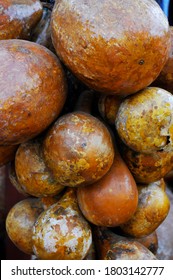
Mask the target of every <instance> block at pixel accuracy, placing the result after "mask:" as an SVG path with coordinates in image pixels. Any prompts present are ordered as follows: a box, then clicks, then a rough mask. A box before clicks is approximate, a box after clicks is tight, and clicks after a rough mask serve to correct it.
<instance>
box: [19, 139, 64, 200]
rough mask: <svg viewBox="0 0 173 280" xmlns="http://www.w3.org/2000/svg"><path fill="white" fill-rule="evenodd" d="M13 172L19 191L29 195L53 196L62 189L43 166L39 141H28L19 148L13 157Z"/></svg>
mask: <svg viewBox="0 0 173 280" xmlns="http://www.w3.org/2000/svg"><path fill="white" fill-rule="evenodd" d="M15 171H16V176H17V181H18V182H19V184H20V185H21V189H23V190H24V191H25V192H26V193H28V194H30V195H33V196H36V197H43V196H54V195H57V194H59V193H60V192H61V191H62V190H63V189H64V186H62V185H60V184H59V183H58V182H57V181H56V180H55V179H54V177H53V175H52V174H51V172H50V171H49V169H48V168H47V166H46V165H45V162H44V160H43V157H42V150H41V143H40V142H39V141H28V142H25V143H23V144H21V145H20V146H19V148H18V150H17V153H16V156H15Z"/></svg>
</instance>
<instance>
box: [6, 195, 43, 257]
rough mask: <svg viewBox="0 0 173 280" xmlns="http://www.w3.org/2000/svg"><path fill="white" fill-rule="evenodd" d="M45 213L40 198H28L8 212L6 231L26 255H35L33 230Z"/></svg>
mask: <svg viewBox="0 0 173 280" xmlns="http://www.w3.org/2000/svg"><path fill="white" fill-rule="evenodd" d="M42 211H43V206H42V203H41V201H40V199H38V198H33V197H30V198H26V199H24V200H21V201H19V202H18V203H16V204H15V205H14V206H13V207H12V208H11V209H10V211H9V212H8V215H7V218H6V231H7V234H8V236H9V238H10V239H11V241H12V242H13V243H14V244H15V245H16V247H17V248H18V249H20V250H21V251H23V252H24V253H26V254H33V250H32V228H33V225H34V223H35V221H36V219H37V218H38V216H39V215H40V213H41V212H42Z"/></svg>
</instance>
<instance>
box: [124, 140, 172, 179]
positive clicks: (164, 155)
mask: <svg viewBox="0 0 173 280" xmlns="http://www.w3.org/2000/svg"><path fill="white" fill-rule="evenodd" d="M119 149H120V151H121V154H122V157H123V158H124V161H125V162H126V164H127V166H128V168H129V169H130V171H131V173H132V175H133V176H134V179H135V181H136V182H138V183H144V184H145V183H151V182H154V181H157V180H160V179H161V178H163V177H164V176H165V175H166V174H167V173H168V172H170V171H171V170H172V169H173V151H172V150H170V151H155V152H153V153H150V154H146V153H140V152H136V151H134V150H132V149H130V148H129V147H128V146H126V145H124V144H123V143H121V145H120V147H119Z"/></svg>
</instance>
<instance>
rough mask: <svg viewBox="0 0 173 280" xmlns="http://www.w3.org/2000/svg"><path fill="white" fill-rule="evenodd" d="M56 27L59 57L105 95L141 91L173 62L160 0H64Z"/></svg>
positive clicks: (55, 16) (54, 36)
mask: <svg viewBox="0 0 173 280" xmlns="http://www.w3.org/2000/svg"><path fill="white" fill-rule="evenodd" d="M51 26H52V39H53V44H54V47H55V49H56V51H57V53H58V55H59V57H60V58H61V59H62V60H63V61H64V63H65V64H66V65H67V67H69V68H70V69H71V70H72V72H73V73H74V74H75V75H76V76H77V77H78V78H79V79H81V80H82V81H83V82H84V83H85V84H87V85H88V86H89V87H91V88H93V89H95V90H97V91H100V92H104V93H109V94H118V95H128V94H131V93H134V92H137V91H138V90H140V89H142V88H144V87H146V86H148V85H149V84H150V83H151V82H153V80H154V79H155V78H156V77H157V76H158V74H159V73H160V71H161V69H162V67H163V66H164V64H165V62H166V60H167V58H168V53H169V49H170V33H169V25H168V20H167V18H166V16H165V15H164V13H163V11H162V10H161V8H160V7H159V6H158V4H157V3H156V2H155V1H154V0H144V1H136V0H133V1H131V0H125V1H114V0H102V1H98V0H88V1H86V0H80V1H78V0H75V1H74V0H68V1H67V0H60V1H57V3H56V4H55V6H54V9H53V13H52V23H51Z"/></svg>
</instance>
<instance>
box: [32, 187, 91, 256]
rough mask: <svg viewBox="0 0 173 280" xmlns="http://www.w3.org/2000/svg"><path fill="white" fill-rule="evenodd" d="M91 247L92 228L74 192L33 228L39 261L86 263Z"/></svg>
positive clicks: (63, 198)
mask: <svg viewBox="0 0 173 280" xmlns="http://www.w3.org/2000/svg"><path fill="white" fill-rule="evenodd" d="M91 244H92V233H91V229H90V226H89V224H88V222H87V221H86V220H85V219H84V217H83V216H82V214H81V212H80V210H79V208H78V205H77V200H76V195H75V193H74V189H71V190H70V189H69V190H67V192H66V193H65V194H64V196H63V197H62V198H61V199H60V200H59V201H58V202H57V203H56V204H54V205H52V206H51V207H49V208H48V209H47V210H46V211H44V212H43V213H42V214H41V215H40V216H39V218H38V219H37V221H36V223H35V225H34V227H33V250H34V254H35V255H36V256H37V257H38V258H39V259H47V260H50V259H51V260H82V259H84V258H85V256H86V255H87V253H88V252H89V249H90V246H91Z"/></svg>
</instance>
